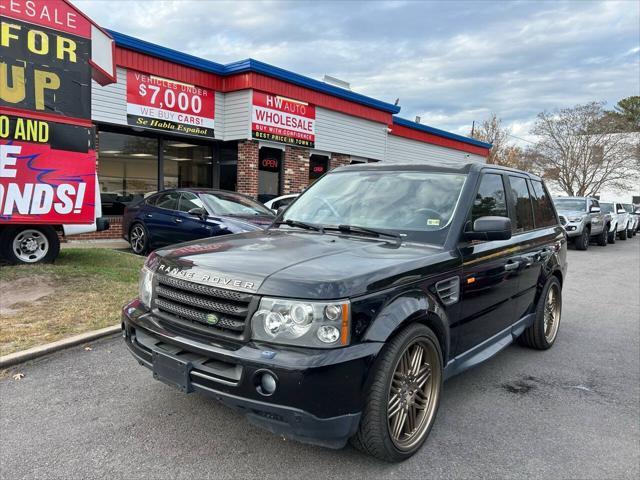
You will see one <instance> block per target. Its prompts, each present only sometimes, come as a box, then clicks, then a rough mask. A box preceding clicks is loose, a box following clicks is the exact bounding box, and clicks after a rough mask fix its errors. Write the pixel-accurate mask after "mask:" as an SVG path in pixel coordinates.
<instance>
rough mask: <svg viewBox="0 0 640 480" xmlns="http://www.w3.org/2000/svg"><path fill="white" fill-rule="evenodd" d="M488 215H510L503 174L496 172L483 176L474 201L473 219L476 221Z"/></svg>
mask: <svg viewBox="0 0 640 480" xmlns="http://www.w3.org/2000/svg"><path fill="white" fill-rule="evenodd" d="M487 216H497V217H508V216H509V214H508V213H507V196H506V194H505V188H504V183H503V182H502V175H497V174H495V173H487V174H485V175H483V176H482V180H481V181H480V187H479V188H478V193H477V194H476V199H475V201H474V202H473V210H472V211H471V221H472V222H475V221H476V220H477V219H478V218H480V217H487Z"/></svg>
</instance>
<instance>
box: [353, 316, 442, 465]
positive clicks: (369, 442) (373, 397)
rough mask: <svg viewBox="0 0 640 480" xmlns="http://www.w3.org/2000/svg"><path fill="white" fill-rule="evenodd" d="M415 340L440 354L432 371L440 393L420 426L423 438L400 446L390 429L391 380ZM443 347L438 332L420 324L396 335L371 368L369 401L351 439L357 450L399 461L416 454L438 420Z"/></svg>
mask: <svg viewBox="0 0 640 480" xmlns="http://www.w3.org/2000/svg"><path fill="white" fill-rule="evenodd" d="M416 341H419V342H422V341H424V342H425V343H426V342H428V344H429V345H430V346H431V347H433V349H434V350H433V353H434V357H437V360H438V361H437V363H438V365H437V366H434V368H432V370H431V372H432V373H431V375H432V377H431V378H432V380H431V381H432V382H434V383H433V384H432V388H437V394H435V395H433V402H434V403H431V404H430V406H429V407H428V408H429V409H430V411H431V414H430V415H429V418H428V423H425V424H424V426H423V427H422V428H423V429H421V433H420V435H421V437H420V438H419V439H417V440H416V442H417V443H416V444H415V445H412V446H411V447H410V448H408V449H400V448H398V447H397V446H396V444H395V443H394V440H393V439H392V437H391V433H390V431H389V419H388V410H387V407H388V402H389V394H390V393H389V392H390V388H391V382H392V379H393V376H394V373H395V371H396V370H395V369H396V367H397V365H398V362H399V361H400V358H401V356H402V355H404V353H405V351H406V350H407V347H410V346H412V344H413V343H414V342H416ZM442 364H443V360H442V350H441V348H440V344H439V342H438V338H437V337H436V335H435V334H434V333H433V332H432V331H431V329H429V328H428V327H426V326H425V325H422V324H419V323H413V324H411V325H409V326H407V327H406V328H404V329H402V330H401V331H400V332H399V333H398V334H397V335H396V336H395V337H393V338H392V339H391V340H389V341H388V343H387V345H385V347H384V348H383V350H382V352H381V353H380V355H379V356H378V359H377V360H376V363H375V365H374V367H373V369H372V372H371V375H372V381H371V384H370V386H369V388H368V390H367V397H366V404H365V407H364V410H363V412H362V418H361V420H360V426H359V428H358V431H357V432H356V434H355V435H354V436H353V437H352V438H351V439H350V442H351V444H352V445H353V446H354V447H355V448H357V449H358V450H360V451H362V452H364V453H366V454H369V455H372V456H374V457H376V458H379V459H381V460H384V461H387V462H400V461H403V460H406V459H408V458H409V457H411V456H412V455H413V454H414V453H416V452H417V451H418V450H419V449H420V447H421V446H422V445H423V444H424V441H425V440H426V438H427V437H428V436H429V432H430V431H431V427H432V426H433V423H434V422H435V418H436V415H437V412H438V406H439V404H440V396H441V392H442V380H443V369H442Z"/></svg>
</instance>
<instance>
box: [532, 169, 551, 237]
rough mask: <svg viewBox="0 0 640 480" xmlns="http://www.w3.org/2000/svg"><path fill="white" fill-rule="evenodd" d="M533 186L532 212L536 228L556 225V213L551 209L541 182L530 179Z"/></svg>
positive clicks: (549, 199)
mask: <svg viewBox="0 0 640 480" xmlns="http://www.w3.org/2000/svg"><path fill="white" fill-rule="evenodd" d="M531 185H532V186H533V197H532V200H533V214H534V217H535V221H536V228H539V227H551V226H553V225H556V223H557V220H556V215H555V213H554V211H553V204H552V203H551V198H550V197H549V195H548V193H547V191H546V190H545V188H544V186H543V185H542V182H539V181H538V180H532V181H531Z"/></svg>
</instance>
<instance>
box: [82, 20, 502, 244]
mask: <svg viewBox="0 0 640 480" xmlns="http://www.w3.org/2000/svg"><path fill="white" fill-rule="evenodd" d="M108 33H109V34H110V35H111V36H112V37H113V39H114V40H115V42H114V43H115V50H114V52H113V57H114V60H115V65H116V77H117V81H116V82H115V83H111V84H108V85H104V86H103V85H100V84H99V83H97V82H95V81H92V88H91V119H92V122H93V124H94V125H95V127H96V131H97V141H96V145H97V157H98V178H99V186H100V191H101V194H102V206H103V214H104V215H108V216H110V217H111V224H112V229H111V230H110V231H107V232H102V233H101V234H99V235H102V236H106V235H109V236H117V235H119V231H118V227H119V219H118V216H119V215H121V214H122V211H123V208H124V206H126V204H127V203H129V202H131V201H133V200H135V199H136V198H140V197H141V196H143V195H144V194H146V193H149V192H153V191H156V190H160V189H164V188H172V187H212V188H220V189H225V190H235V191H238V192H242V193H244V194H247V195H250V196H252V197H254V198H258V199H260V200H262V201H266V200H267V199H270V198H273V197H275V196H278V195H283V194H288V193H298V192H301V191H302V190H303V189H304V188H305V187H307V186H308V185H309V184H310V183H311V182H313V181H314V180H315V179H316V178H318V177H320V176H321V175H322V174H323V173H325V172H326V171H328V170H330V169H332V168H335V167H337V166H341V165H348V164H351V163H361V162H379V161H381V162H386V161H409V162H410V161H417V160H425V159H427V160H428V159H439V160H449V161H467V160H475V161H479V162H484V161H485V159H486V157H487V155H488V152H489V148H490V145H489V144H486V143H483V142H480V141H478V140H475V139H471V138H467V137H463V136H460V135H456V134H453V133H450V132H446V131H443V130H439V129H436V128H433V127H430V126H427V125H424V124H421V123H416V122H413V121H409V120H406V119H403V118H401V117H399V116H398V115H397V114H398V113H399V111H400V107H399V106H397V105H394V104H390V103H386V102H383V101H381V100H378V99H375V98H371V97H367V96H364V95H360V94H358V93H355V92H353V91H351V90H350V89H349V88H348V85H341V86H339V84H338V82H336V81H331V80H329V81H319V80H315V79H312V78H308V77H305V76H303V75H299V74H297V73H293V72H290V71H287V70H284V69H281V68H278V67H275V66H272V65H268V64H266V63H262V62H259V61H256V60H252V59H248V60H242V61H239V62H235V63H231V64H227V65H222V64H219V63H215V62H212V61H209V60H205V59H202V58H198V57H194V56H192V55H189V54H186V53H182V52H178V51H176V50H172V49H169V48H165V47H162V46H159V45H155V44H152V43H149V42H146V41H143V40H140V39H137V38H134V37H131V36H128V35H124V34H122V33H118V32H114V31H108Z"/></svg>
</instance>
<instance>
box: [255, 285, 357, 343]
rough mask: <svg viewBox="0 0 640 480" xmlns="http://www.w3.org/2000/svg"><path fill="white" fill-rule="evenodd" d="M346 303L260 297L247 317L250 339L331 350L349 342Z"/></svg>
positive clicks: (343, 301)
mask: <svg viewBox="0 0 640 480" xmlns="http://www.w3.org/2000/svg"><path fill="white" fill-rule="evenodd" d="M350 315H351V309H350V304H349V301H347V300H339V301H335V302H307V301H303V300H283V299H279V298H267V297H265V298H263V299H262V300H261V301H260V307H259V308H258V310H257V311H256V313H255V314H254V315H253V317H252V318H251V329H252V331H253V339H254V340H262V341H266V342H271V343H284V344H287V345H296V346H300V347H314V348H332V347H338V346H343V345H347V344H348V343H349V331H350V328H349V321H350Z"/></svg>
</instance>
